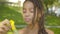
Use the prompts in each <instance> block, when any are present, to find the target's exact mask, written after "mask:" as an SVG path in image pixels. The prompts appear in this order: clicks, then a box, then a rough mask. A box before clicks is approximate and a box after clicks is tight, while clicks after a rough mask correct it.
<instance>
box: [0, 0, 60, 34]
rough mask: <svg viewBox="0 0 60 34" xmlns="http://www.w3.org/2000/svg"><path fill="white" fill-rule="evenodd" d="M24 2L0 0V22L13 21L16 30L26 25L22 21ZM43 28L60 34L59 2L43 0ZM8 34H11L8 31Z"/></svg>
mask: <svg viewBox="0 0 60 34" xmlns="http://www.w3.org/2000/svg"><path fill="white" fill-rule="evenodd" d="M24 1H25V0H0V22H1V21H3V20H4V19H8V20H14V22H15V26H16V28H17V30H19V29H22V28H23V27H25V26H26V25H27V24H26V23H25V22H24V21H23V17H22V8H23V2H24ZM43 5H44V13H45V27H46V28H48V29H50V30H52V31H54V33H55V34H60V0H44V1H43ZM8 34H12V31H9V32H8Z"/></svg>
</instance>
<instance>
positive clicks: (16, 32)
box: [10, 20, 18, 34]
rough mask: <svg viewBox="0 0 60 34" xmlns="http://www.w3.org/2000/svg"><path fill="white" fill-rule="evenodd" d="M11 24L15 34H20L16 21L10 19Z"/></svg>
mask: <svg viewBox="0 0 60 34" xmlns="http://www.w3.org/2000/svg"><path fill="white" fill-rule="evenodd" d="M10 24H11V27H12V30H13V32H14V34H18V31H17V29H16V27H15V25H14V21H13V20H10Z"/></svg>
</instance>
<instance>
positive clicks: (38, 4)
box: [24, 0, 48, 34]
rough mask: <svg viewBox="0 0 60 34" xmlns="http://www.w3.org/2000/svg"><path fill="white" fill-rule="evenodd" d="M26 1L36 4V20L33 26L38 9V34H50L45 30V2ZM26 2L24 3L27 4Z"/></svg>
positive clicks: (40, 0)
mask: <svg viewBox="0 0 60 34" xmlns="http://www.w3.org/2000/svg"><path fill="white" fill-rule="evenodd" d="M26 1H30V2H32V3H33V4H34V18H33V21H32V23H33V25H34V23H35V22H34V20H35V18H36V17H35V15H36V8H38V11H37V18H36V21H37V22H38V25H39V31H38V34H48V33H47V32H46V30H45V27H44V13H43V8H44V7H43V1H42V0H25V2H26ZM25 2H24V3H25ZM39 14H40V15H41V17H39Z"/></svg>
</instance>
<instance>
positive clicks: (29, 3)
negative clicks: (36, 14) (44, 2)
mask: <svg viewBox="0 0 60 34" xmlns="http://www.w3.org/2000/svg"><path fill="white" fill-rule="evenodd" d="M23 6H24V7H31V8H33V7H34V4H33V3H32V2H30V1H26V2H25V3H24V5H23Z"/></svg>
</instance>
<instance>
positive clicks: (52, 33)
mask: <svg viewBox="0 0 60 34" xmlns="http://www.w3.org/2000/svg"><path fill="white" fill-rule="evenodd" d="M46 32H48V34H54V32H53V31H52V30H49V29H46Z"/></svg>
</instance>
